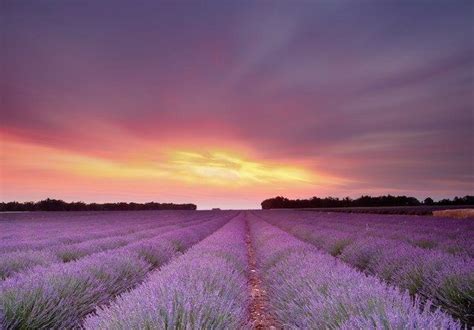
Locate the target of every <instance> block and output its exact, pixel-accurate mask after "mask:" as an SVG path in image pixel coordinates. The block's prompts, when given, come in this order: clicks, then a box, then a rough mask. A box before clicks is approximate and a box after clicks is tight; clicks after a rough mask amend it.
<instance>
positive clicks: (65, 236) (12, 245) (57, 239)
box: [0, 212, 209, 253]
mask: <svg viewBox="0 0 474 330" xmlns="http://www.w3.org/2000/svg"><path fill="white" fill-rule="evenodd" d="M112 216H114V215H109V217H112ZM207 217H209V214H206V213H204V212H203V213H201V212H199V213H197V212H196V213H192V214H191V213H188V214H183V215H182V216H180V215H179V214H177V215H174V216H169V215H168V216H165V215H162V214H161V213H158V212H151V213H150V214H148V216H147V217H146V218H141V219H140V220H138V219H137V217H136V215H134V214H133V213H130V214H127V215H126V216H125V217H124V216H123V215H122V216H121V217H119V219H121V220H120V221H116V222H113V223H112V224H109V223H107V222H106V220H108V218H104V217H97V218H95V222H94V224H93V226H91V227H87V226H84V227H79V228H77V227H74V226H73V227H69V226H61V228H60V229H59V233H56V234H54V233H49V235H48V238H41V239H38V240H34V239H33V240H32V239H30V238H22V239H16V240H1V241H0V253H2V252H3V253H5V252H13V251H21V250H32V249H44V248H48V247H50V246H53V245H60V244H74V243H80V242H83V241H87V240H93V239H101V238H105V237H111V236H121V235H127V234H133V233H136V232H138V231H143V230H147V229H152V228H155V227H159V226H164V225H170V224H174V225H179V224H182V223H186V222H188V221H190V220H193V219H194V218H197V219H199V218H207ZM104 222H106V223H104ZM66 223H67V221H66ZM17 231H19V232H21V231H22V229H21V228H19V229H17ZM36 231H39V232H41V231H42V228H36Z"/></svg>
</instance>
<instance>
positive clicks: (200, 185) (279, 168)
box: [0, 137, 343, 201]
mask: <svg viewBox="0 0 474 330" xmlns="http://www.w3.org/2000/svg"><path fill="white" fill-rule="evenodd" d="M236 150H238V149H236ZM128 152H129V150H126V149H124V150H123V152H122V153H121V154H120V155H118V156H117V157H116V158H115V157H114V158H107V157H100V156H97V155H95V154H86V153H83V152H79V151H73V150H66V149H60V148H54V147H51V146H45V145H39V144H35V143H29V142H23V141H19V140H14V139H9V138H5V137H4V139H2V153H1V156H0V157H1V159H0V160H1V163H2V166H1V168H0V176H1V181H2V186H3V187H2V189H1V190H2V193H1V195H2V196H1V197H2V198H3V199H10V198H11V197H10V196H6V195H5V192H11V191H15V190H18V189H20V190H26V191H28V190H29V189H34V190H35V191H36V192H41V191H44V194H46V192H47V191H53V192H57V194H58V195H61V194H67V193H68V192H69V193H74V196H78V195H79V196H90V195H89V192H90V191H94V189H97V187H99V188H100V191H101V192H103V195H105V196H106V195H107V193H108V192H111V193H113V192H117V191H118V190H119V191H121V192H122V193H123V194H125V193H126V192H127V191H128V189H129V188H128V187H131V188H130V189H132V188H133V189H134V191H135V192H137V191H138V192H140V194H143V196H155V197H154V198H163V197H162V196H164V197H167V196H168V194H173V196H189V197H187V199H189V200H190V201H193V196H194V195H196V196H198V195H199V194H201V195H202V194H205V195H206V196H211V197H212V196H215V197H218V196H221V195H222V194H223V192H224V191H226V190H229V189H230V191H231V194H235V196H248V197H250V196H256V195H258V196H260V195H262V196H266V195H269V196H270V195H272V194H273V193H274V192H277V191H282V190H284V191H289V192H291V191H298V190H312V189H314V188H315V187H317V186H321V185H333V186H334V185H339V184H341V182H343V181H342V180H341V179H339V178H335V177H332V176H330V175H325V174H322V173H318V172H317V171H315V170H314V169H311V168H310V167H305V166H302V165H301V164H299V163H298V162H297V161H294V162H293V163H291V162H283V161H278V160H268V159H260V158H259V157H258V156H256V155H255V154H253V155H251V156H250V155H245V156H244V154H246V152H243V151H242V150H239V151H232V150H231V149H230V148H229V149H225V148H223V147H208V148H206V147H204V146H203V147H201V148H200V149H199V150H198V149H197V148H196V147H192V148H186V147H185V146H180V147H177V146H172V147H166V146H161V147H160V149H157V148H149V146H146V147H144V149H143V150H137V152H136V153H133V154H129V153H128ZM248 154H250V153H248ZM124 155H126V156H124ZM44 182H47V183H48V185H47V186H45V185H44ZM92 184H93V185H94V186H91V185H92ZM124 187H125V188H124ZM43 188H44V190H42V189H43ZM124 189H125V190H124ZM131 196H132V195H131ZM84 198H85V197H84Z"/></svg>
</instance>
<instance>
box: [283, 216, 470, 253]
mask: <svg viewBox="0 0 474 330" xmlns="http://www.w3.org/2000/svg"><path fill="white" fill-rule="evenodd" d="M287 216H288V217H291V218H293V219H295V220H298V221H297V223H303V224H314V225H315V226H318V228H319V229H325V230H326V229H335V230H339V231H341V230H344V231H346V232H347V233H352V234H362V235H364V236H373V237H384V238H388V239H395V240H400V241H404V242H407V243H409V244H411V245H414V246H418V247H421V248H424V249H434V250H440V251H443V252H447V253H450V254H457V255H463V254H464V255H467V256H470V257H473V256H474V245H473V244H472V237H473V236H474V223H473V222H471V221H465V220H459V219H439V218H433V217H418V216H398V215H393V216H390V215H383V216H380V215H370V214H341V213H320V212H288V213H287Z"/></svg>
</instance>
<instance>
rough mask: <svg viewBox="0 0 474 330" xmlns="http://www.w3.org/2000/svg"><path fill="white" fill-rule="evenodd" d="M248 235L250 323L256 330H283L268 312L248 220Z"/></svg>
mask: <svg viewBox="0 0 474 330" xmlns="http://www.w3.org/2000/svg"><path fill="white" fill-rule="evenodd" d="M246 228H247V234H246V237H245V245H246V246H247V255H248V260H249V275H248V277H249V286H250V306H249V315H250V323H251V324H252V325H253V328H254V329H281V327H280V326H278V324H277V322H276V320H275V318H274V317H273V316H272V315H271V314H270V313H269V311H268V297H267V293H266V291H265V290H264V289H263V287H262V280H261V279H260V277H259V276H258V273H257V267H256V266H257V259H256V257H255V249H254V248H253V245H252V239H251V237H250V228H249V224H248V220H246Z"/></svg>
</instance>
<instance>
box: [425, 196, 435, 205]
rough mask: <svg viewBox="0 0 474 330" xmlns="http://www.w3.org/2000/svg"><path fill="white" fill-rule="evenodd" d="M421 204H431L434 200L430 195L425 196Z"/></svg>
mask: <svg viewBox="0 0 474 330" xmlns="http://www.w3.org/2000/svg"><path fill="white" fill-rule="evenodd" d="M423 204H425V205H433V204H434V200H433V199H432V198H431V197H427V198H425V200H424V201H423Z"/></svg>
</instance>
